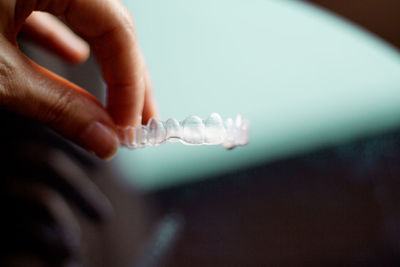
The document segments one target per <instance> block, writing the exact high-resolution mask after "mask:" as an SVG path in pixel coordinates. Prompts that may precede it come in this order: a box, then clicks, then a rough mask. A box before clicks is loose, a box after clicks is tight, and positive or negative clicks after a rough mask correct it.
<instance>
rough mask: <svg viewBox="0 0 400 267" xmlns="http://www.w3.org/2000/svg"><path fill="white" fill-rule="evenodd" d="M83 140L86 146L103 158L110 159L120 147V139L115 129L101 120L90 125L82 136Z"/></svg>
mask: <svg viewBox="0 0 400 267" xmlns="http://www.w3.org/2000/svg"><path fill="white" fill-rule="evenodd" d="M81 142H82V143H83V146H84V147H85V148H87V149H88V150H90V151H93V152H94V153H95V154H96V155H97V156H98V157H100V158H103V159H110V158H111V157H112V156H113V155H114V154H115V153H116V152H117V150H118V147H119V140H118V137H117V135H116V134H115V133H114V131H112V130H111V129H109V128H108V127H107V126H105V125H104V124H102V123H100V122H94V123H92V124H91V125H89V127H88V128H87V129H86V130H85V131H84V132H83V134H82V136H81Z"/></svg>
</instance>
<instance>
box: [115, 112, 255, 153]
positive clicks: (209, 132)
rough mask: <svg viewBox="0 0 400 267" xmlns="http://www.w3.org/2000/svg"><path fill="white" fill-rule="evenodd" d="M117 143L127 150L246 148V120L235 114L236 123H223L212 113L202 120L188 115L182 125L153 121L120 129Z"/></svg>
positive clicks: (174, 120)
mask: <svg viewBox="0 0 400 267" xmlns="http://www.w3.org/2000/svg"><path fill="white" fill-rule="evenodd" d="M118 131H119V133H120V142H121V145H122V146H126V147H128V148H140V147H146V146H157V145H160V144H163V143H165V142H166V141H170V142H178V141H179V142H181V143H183V144H187V145H219V144H220V145H222V146H224V147H225V148H228V149H231V148H233V147H235V146H243V145H246V144H247V143H248V141H249V134H248V131H249V125H248V121H247V120H245V119H243V117H242V116H241V115H238V116H237V117H236V118H235V120H233V119H232V118H228V119H226V120H225V121H223V120H222V118H221V116H220V115H218V114H217V113H212V114H211V115H210V116H209V117H208V118H207V119H205V120H204V121H203V120H202V119H200V118H199V117H197V116H189V117H188V118H186V119H185V120H184V121H183V122H179V121H178V120H176V119H168V120H167V121H166V122H165V123H164V122H162V121H160V120H158V119H156V118H152V119H150V120H149V122H148V124H147V125H139V126H138V127H127V128H119V129H118Z"/></svg>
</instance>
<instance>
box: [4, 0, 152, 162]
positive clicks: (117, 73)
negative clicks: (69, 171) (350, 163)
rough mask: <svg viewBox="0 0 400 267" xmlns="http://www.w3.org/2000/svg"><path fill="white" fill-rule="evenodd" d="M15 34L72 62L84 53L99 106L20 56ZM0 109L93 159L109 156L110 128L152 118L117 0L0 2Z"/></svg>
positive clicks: (127, 21) (142, 70)
mask: <svg viewBox="0 0 400 267" xmlns="http://www.w3.org/2000/svg"><path fill="white" fill-rule="evenodd" d="M35 11H41V12H35ZM50 14H51V15H50ZM56 17H58V18H60V19H62V20H63V21H64V22H65V24H67V25H68V26H69V27H70V28H71V29H72V30H73V31H71V30H70V29H69V28H68V27H66V26H65V24H63V23H61V22H60V21H58V20H57V19H56ZM21 31H22V32H24V33H28V36H30V37H31V38H32V39H33V40H36V41H38V43H39V44H42V45H43V46H44V47H45V48H47V49H49V50H51V51H53V52H55V53H57V54H59V55H60V56H61V57H62V58H64V59H66V60H68V61H70V62H73V63H79V62H82V61H84V60H85V59H86V58H87V57H88V55H89V49H91V50H92V51H93V53H94V55H95V56H96V57H97V59H98V61H99V64H100V66H101V69H102V75H103V78H104V80H105V82H106V84H107V95H108V99H107V107H104V106H103V105H102V104H101V103H100V102H99V101H97V100H96V99H95V98H94V97H93V96H92V95H91V94H89V93H88V92H86V91H85V90H83V89H82V88H80V87H78V86H77V85H75V84H73V83H71V82H69V81H67V80H66V79H63V78H62V77H59V76H57V75H56V74H54V73H52V72H50V71H49V70H47V69H45V68H43V67H40V66H38V65H37V64H35V63H34V62H32V61H31V60H30V59H28V58H27V57H26V56H25V55H24V54H23V53H22V52H21V51H20V50H19V49H18V45H17V41H16V38H17V35H18V34H19V33H20V32H21ZM75 33H77V34H78V35H79V36H80V37H78V36H77V35H75ZM81 38H82V39H81ZM0 108H2V109H5V110H8V111H12V112H15V113H18V114H21V115H23V116H26V117H28V118H31V119H34V120H37V121H39V122H42V123H44V124H46V125H48V126H49V127H50V128H52V129H54V130H55V131H57V132H59V133H60V134H62V135H63V136H65V137H67V138H68V139H70V140H72V141H74V142H75V143H77V144H79V145H81V146H82V147H84V148H86V149H87V150H89V151H91V152H93V153H95V154H96V155H98V156H99V157H101V158H110V157H111V156H112V155H114V154H115V153H116V151H117V149H118V147H119V139H118V134H117V129H118V127H125V126H135V125H137V124H139V123H141V118H143V121H147V120H148V119H149V118H150V117H153V116H156V115H157V111H156V105H155V100H154V98H153V93H152V85H151V80H150V76H149V73H148V71H147V68H146V65H145V62H144V58H143V55H142V53H141V50H140V47H139V44H138V41H137V38H136V32H135V28H134V24H133V19H132V17H131V15H130V13H129V11H128V10H127V9H126V8H125V7H124V6H123V5H122V3H121V2H120V1H118V0H90V1H88V0H53V1H50V0H47V1H46V0H36V1H35V0H0ZM2 127H6V126H2Z"/></svg>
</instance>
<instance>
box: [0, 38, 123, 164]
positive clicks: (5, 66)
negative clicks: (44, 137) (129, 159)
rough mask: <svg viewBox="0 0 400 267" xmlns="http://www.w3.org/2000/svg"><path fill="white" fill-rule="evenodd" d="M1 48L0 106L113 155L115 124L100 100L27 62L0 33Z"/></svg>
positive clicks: (93, 149)
mask: <svg viewBox="0 0 400 267" xmlns="http://www.w3.org/2000/svg"><path fill="white" fill-rule="evenodd" d="M0 48H1V49H0V107H2V108H4V109H7V110H10V111H13V112H16V113H19V114H21V115H23V116H26V117H29V118H32V119H34V120H37V121H40V122H43V123H45V124H47V125H48V126H50V127H51V128H53V129H54V130H56V131H57V132H59V133H60V134H62V135H64V136H65V137H67V138H68V139H70V140H72V141H74V142H76V143H77V144H79V145H81V146H82V147H84V148H86V149H87V150H89V151H91V152H93V153H95V154H96V155H98V156H99V157H101V158H110V157H111V156H112V155H114V154H115V152H116V151H117V149H118V147H119V141H118V138H117V135H116V133H115V131H114V129H115V125H114V123H113V121H112V119H111V117H110V116H109V114H108V113H107V111H106V110H105V108H104V107H103V106H102V104H101V103H100V102H99V101H97V100H96V99H95V98H94V97H93V96H92V95H90V94H89V93H87V92H86V91H84V90H83V89H81V88H80V87H78V86H76V85H74V84H72V83H71V82H69V81H67V80H65V79H63V78H61V77H59V76H57V75H55V74H54V73H52V72H50V71H48V70H46V69H44V68H42V67H40V66H38V65H36V64H35V63H33V62H32V61H30V60H29V59H28V58H26V57H25V56H24V55H23V54H22V53H21V52H20V51H19V50H18V49H17V48H16V47H15V46H13V45H12V44H11V43H9V42H8V41H7V40H6V39H4V38H2V36H0Z"/></svg>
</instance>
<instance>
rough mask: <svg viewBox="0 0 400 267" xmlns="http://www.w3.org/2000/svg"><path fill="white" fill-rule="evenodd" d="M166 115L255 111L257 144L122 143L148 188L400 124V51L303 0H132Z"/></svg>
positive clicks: (122, 157)
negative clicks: (129, 145) (134, 145)
mask: <svg viewBox="0 0 400 267" xmlns="http://www.w3.org/2000/svg"><path fill="white" fill-rule="evenodd" d="M125 4H126V5H127V6H128V8H129V9H130V10H131V12H132V14H133V17H134V19H135V25H136V28H137V33H138V37H139V40H140V44H141V47H142V49H143V52H144V54H145V57H146V59H147V64H148V67H149V69H150V72H151V75H152V78H153V82H154V87H155V91H156V92H155V93H156V96H157V98H158V102H159V106H160V111H161V119H168V118H171V117H172V118H177V119H184V118H185V117H187V116H188V115H190V114H194V115H199V116H201V117H206V116H207V115H208V114H210V113H211V112H218V113H220V114H221V115H222V116H223V117H224V118H226V117H234V116H235V115H236V114H237V113H241V114H243V115H244V116H245V117H246V118H248V119H249V121H250V124H251V139H250V144H249V145H248V146H246V147H239V148H237V149H234V150H233V151H226V150H224V149H223V148H222V147H219V146H206V147H192V146H184V145H182V144H179V143H178V144H167V145H162V146H159V147H150V148H145V149H137V150H134V151H131V150H127V149H122V150H121V151H120V152H119V154H118V156H117V162H118V163H119V164H120V168H121V170H122V171H123V172H124V173H125V174H126V175H127V176H128V177H129V178H130V179H131V180H132V182H133V183H134V184H135V185H137V186H139V187H142V188H145V189H154V188H160V187H165V186H171V185H174V184H179V183H183V182H185V183H186V182H190V181H194V180H196V179H199V178H205V177H207V176H210V175H213V174H218V173H224V172H227V171H232V170H236V169H238V168H244V167H247V166H251V165H255V164H260V163H263V162H268V161H272V160H276V159H279V158H282V157H285V156H288V155H292V154H297V153H301V152H305V151H309V150H312V149H317V148H319V147H323V146H327V145H331V144H336V143H338V142H342V141H345V140H349V139H353V138H356V137H359V136H361V135H366V134H372V133H377V132H381V131H385V130H389V129H392V128H394V127H399V126H400V55H399V53H398V52H397V51H395V50H394V49H392V48H391V47H389V46H388V45H386V44H384V43H383V42H381V41H380V40H378V39H376V38H374V37H372V36H370V35H369V34H367V33H365V32H363V31H361V30H360V29H358V28H356V27H354V26H352V25H350V24H348V23H347V22H344V21H342V20H341V19H339V18H337V17H334V16H332V15H330V14H327V13H325V12H324V11H321V10H319V9H316V8H314V7H312V6H308V5H306V4H303V3H301V2H296V1H267V0H218V1H214V0H201V1H195V0H170V1H155V0H146V1H143V0H142V1H139V0H136V1H125Z"/></svg>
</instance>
